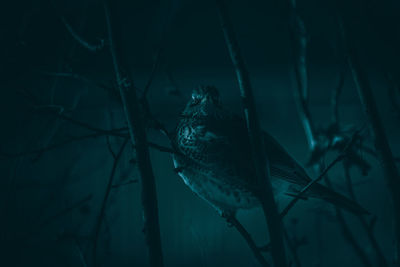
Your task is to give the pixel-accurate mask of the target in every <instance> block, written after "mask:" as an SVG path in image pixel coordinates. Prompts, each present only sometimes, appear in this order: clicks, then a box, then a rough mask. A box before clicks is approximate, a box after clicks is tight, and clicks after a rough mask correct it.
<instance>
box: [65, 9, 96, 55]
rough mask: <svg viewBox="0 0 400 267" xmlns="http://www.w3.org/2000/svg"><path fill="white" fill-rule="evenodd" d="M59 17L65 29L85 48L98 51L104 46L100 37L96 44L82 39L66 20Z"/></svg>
mask: <svg viewBox="0 0 400 267" xmlns="http://www.w3.org/2000/svg"><path fill="white" fill-rule="evenodd" d="M60 19H61V21H62V23H63V25H64V26H65V28H66V29H67V31H68V32H69V33H70V34H71V36H72V38H74V39H75V40H76V41H77V42H78V43H79V44H80V45H81V46H82V47H84V48H86V49H87V50H89V51H90V52H93V53H95V52H98V51H100V50H101V49H103V47H104V40H103V39H100V42H99V43H98V44H90V43H89V42H88V41H86V40H85V39H83V38H82V37H81V36H80V35H79V34H78V33H77V32H76V31H75V30H74V29H73V28H72V26H71V25H70V24H69V23H68V22H67V20H66V19H65V18H64V17H63V16H60Z"/></svg>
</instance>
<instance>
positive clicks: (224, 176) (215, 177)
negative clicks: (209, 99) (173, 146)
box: [174, 117, 259, 211]
mask: <svg viewBox="0 0 400 267" xmlns="http://www.w3.org/2000/svg"><path fill="white" fill-rule="evenodd" d="M207 119H208V118H207V117H204V118H199V117H197V118H196V117H189V118H183V119H182V120H181V121H180V123H179V125H178V127H177V129H176V143H177V147H178V148H179V150H180V152H181V153H182V155H175V156H174V164H175V167H176V168H177V169H178V170H179V171H178V173H179V175H180V176H181V177H182V179H183V181H184V182H185V184H186V185H187V186H189V187H190V189H191V190H192V191H193V192H195V193H196V194H197V195H199V196H200V197H201V198H203V199H204V200H206V201H208V202H209V203H210V204H211V205H212V206H214V207H215V208H216V209H217V210H219V211H236V210H237V209H249V208H252V207H255V206H257V205H258V204H259V203H258V200H257V198H256V197H255V196H254V195H253V194H252V192H251V189H250V188H249V186H248V184H247V183H246V182H245V181H242V180H241V179H240V177H238V175H237V172H236V170H235V166H232V164H233V162H232V161H231V160H229V157H228V155H223V154H224V153H226V151H225V150H224V149H220V150H219V149H218V147H219V142H223V140H218V138H215V136H208V135H211V133H210V132H208V131H207V121H206V120H207ZM215 140H217V141H215Z"/></svg>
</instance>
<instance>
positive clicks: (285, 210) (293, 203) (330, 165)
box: [281, 131, 360, 218]
mask: <svg viewBox="0 0 400 267" xmlns="http://www.w3.org/2000/svg"><path fill="white" fill-rule="evenodd" d="M359 132H360V131H357V132H356V133H354V134H353V137H352V138H351V139H350V141H349V143H348V144H347V145H346V147H345V148H344V149H343V151H342V152H341V153H340V154H339V155H338V156H337V157H336V159H334V160H333V161H332V162H331V163H330V164H329V165H328V166H327V167H326V168H325V169H324V170H323V171H322V172H321V174H320V175H319V176H318V177H317V178H316V179H314V180H312V181H310V182H309V183H308V184H307V185H306V186H305V187H303V189H302V190H301V191H300V192H299V193H298V194H297V195H296V196H294V198H293V199H292V200H291V201H290V202H289V204H288V205H287V206H286V207H285V208H284V209H283V211H282V212H281V217H282V218H283V217H285V216H286V214H287V213H288V212H289V210H290V209H291V208H293V206H294V205H295V204H296V203H297V201H299V199H301V198H302V197H303V196H304V194H305V193H306V192H307V191H308V190H309V189H310V188H311V186H313V185H314V184H315V183H317V182H319V181H320V180H322V178H324V176H325V175H326V174H327V173H328V172H329V170H330V169H331V168H332V167H333V166H335V165H336V164H337V163H338V162H340V161H342V160H343V159H344V158H345V157H346V156H347V151H348V150H349V149H350V148H351V147H352V146H353V145H354V143H355V142H356V140H357V139H358V135H359Z"/></svg>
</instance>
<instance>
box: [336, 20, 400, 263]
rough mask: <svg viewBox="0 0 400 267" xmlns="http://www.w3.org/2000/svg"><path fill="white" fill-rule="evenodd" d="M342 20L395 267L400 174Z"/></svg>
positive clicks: (399, 246)
mask: <svg viewBox="0 0 400 267" xmlns="http://www.w3.org/2000/svg"><path fill="white" fill-rule="evenodd" d="M345 23H346V21H345V19H343V18H341V17H339V26H340V30H341V32H340V33H341V37H342V41H343V45H344V47H345V51H346V58H347V63H348V66H349V68H350V70H351V73H352V75H353V80H354V84H355V86H356V88H357V91H358V94H359V97H360V99H361V102H362V105H363V108H364V112H365V115H366V116H367V118H368V120H369V125H370V131H371V133H372V136H373V139H374V144H375V148H376V153H377V155H378V157H379V159H380V162H381V166H382V169H383V173H384V177H385V180H386V184H387V187H388V190H389V193H390V195H391V198H392V203H393V220H394V228H395V229H394V230H395V234H394V241H395V246H394V258H395V262H396V264H399V263H400V213H399V210H400V173H399V170H398V169H397V166H396V162H395V160H394V157H393V154H392V151H391V149H390V146H389V142H388V139H387V137H386V134H385V131H384V128H383V125H382V121H381V119H380V116H379V112H378V107H377V105H376V103H375V100H374V99H375V98H374V96H373V93H372V88H371V86H370V83H369V80H368V76H367V75H366V73H365V72H364V69H363V68H362V66H361V65H360V62H359V60H358V57H357V52H356V50H355V47H354V46H353V43H352V40H351V39H350V38H351V37H350V36H351V35H350V34H349V33H348V32H347V28H346V26H347V24H345Z"/></svg>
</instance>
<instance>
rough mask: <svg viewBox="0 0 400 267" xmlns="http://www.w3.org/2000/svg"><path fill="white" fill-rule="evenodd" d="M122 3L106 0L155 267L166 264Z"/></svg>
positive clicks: (151, 255) (111, 47)
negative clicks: (131, 73)
mask: <svg viewBox="0 0 400 267" xmlns="http://www.w3.org/2000/svg"><path fill="white" fill-rule="evenodd" d="M118 4H121V1H116V0H105V2H104V11H105V15H106V24H107V31H108V41H109V44H110V53H111V57H112V62H113V67H114V72H115V77H116V81H117V84H118V89H119V93H120V96H121V100H122V106H123V110H124V113H125V117H126V122H127V124H128V132H129V136H130V139H131V142H132V145H135V147H136V158H137V164H138V168H139V172H140V179H141V186H142V191H141V196H142V207H143V223H144V234H145V239H146V243H147V248H148V252H149V255H148V256H149V263H150V266H152V267H162V266H164V263H163V254H162V246H161V237H160V225H159V218H158V203H157V192H156V184H155V177H154V173H153V169H152V164H151V160H150V155H149V149H148V144H147V137H146V129H145V122H144V121H143V115H144V114H143V111H142V110H141V109H140V103H139V99H138V96H137V91H136V88H135V87H134V86H133V83H132V81H131V80H130V78H128V77H123V76H122V74H121V73H122V69H123V70H125V71H129V70H130V64H129V62H128V61H127V58H126V57H124V56H123V53H124V52H126V51H127V47H126V46H124V44H123V42H122V35H123V33H122V24H121V21H120V20H119V15H118V14H119V10H118V8H120V7H119V6H118ZM121 68H122V69H121Z"/></svg>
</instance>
